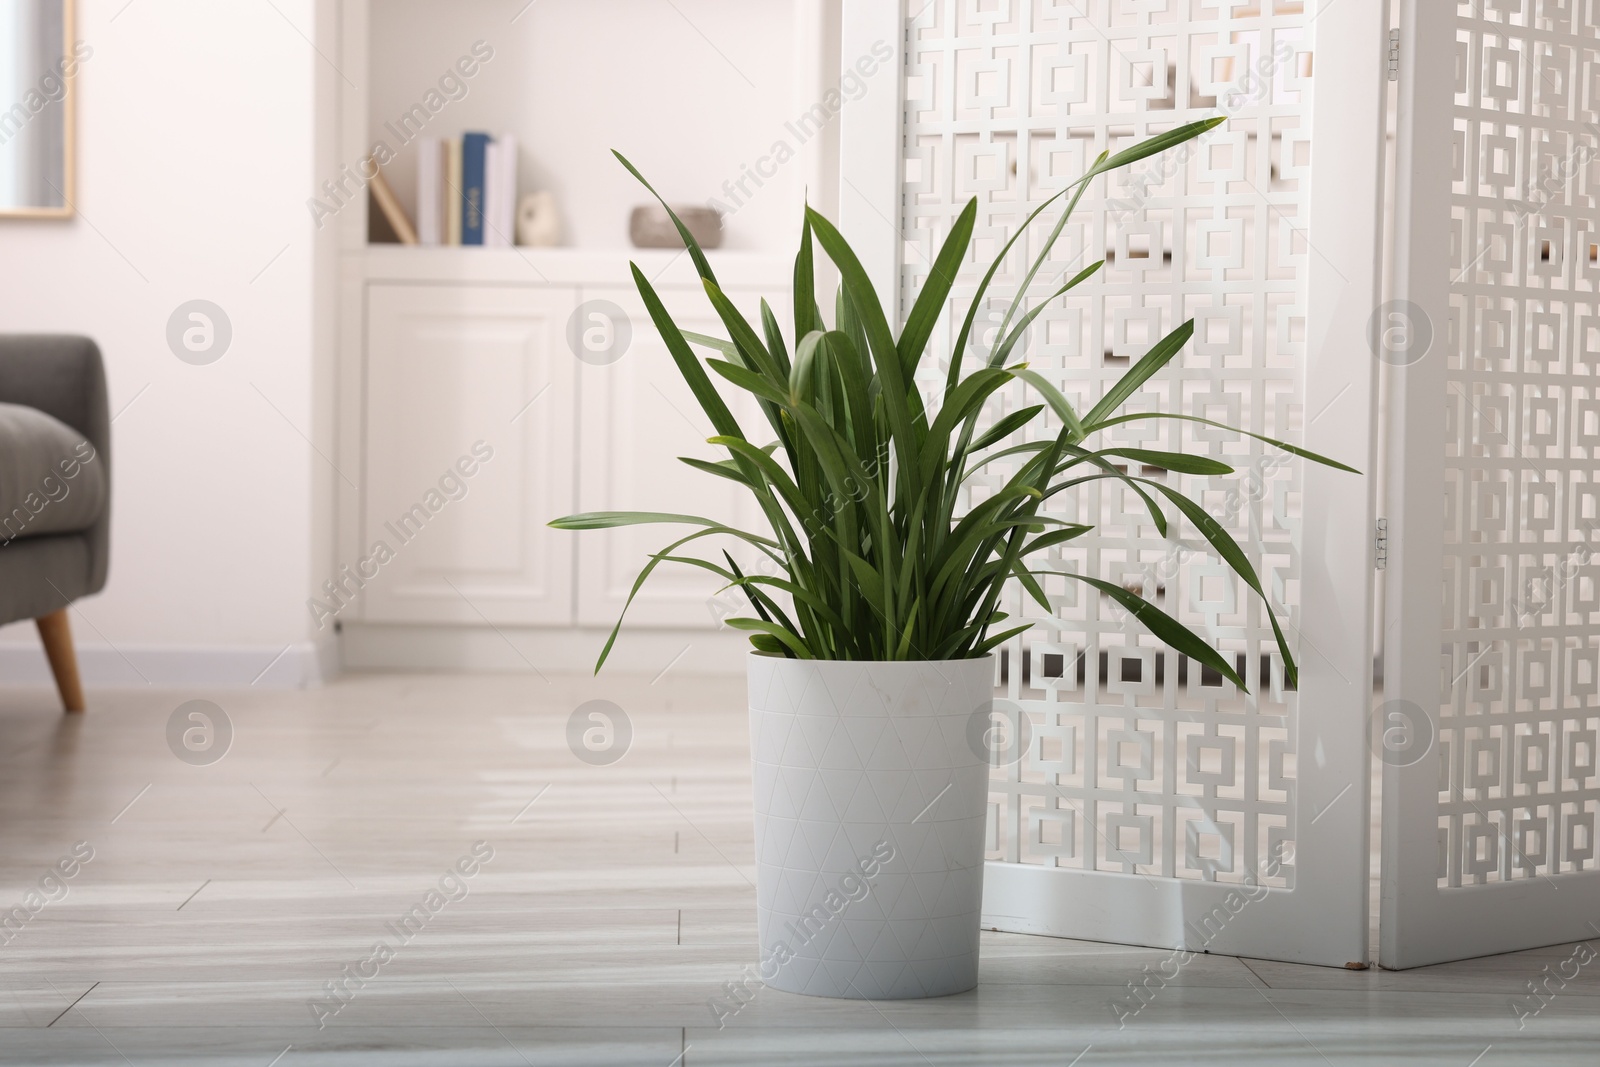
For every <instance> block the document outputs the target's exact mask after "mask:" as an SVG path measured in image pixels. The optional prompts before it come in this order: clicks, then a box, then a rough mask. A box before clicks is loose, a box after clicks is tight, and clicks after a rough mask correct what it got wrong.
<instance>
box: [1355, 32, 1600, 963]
mask: <svg viewBox="0 0 1600 1067" xmlns="http://www.w3.org/2000/svg"><path fill="white" fill-rule="evenodd" d="M1401 43H1402V48H1401V63H1400V82H1401V87H1400V89H1401V105H1400V109H1399V114H1400V128H1399V137H1398V143H1399V160H1398V174H1399V191H1398V196H1397V212H1398V217H1397V225H1396V235H1397V240H1396V254H1397V263H1396V282H1397V287H1398V290H1399V291H1398V294H1397V295H1398V297H1399V298H1400V301H1401V302H1399V303H1397V304H1395V305H1394V307H1393V309H1392V312H1393V315H1394V316H1395V318H1394V319H1393V322H1394V325H1395V329H1396V330H1397V331H1398V332H1397V334H1396V335H1395V340H1396V341H1397V343H1396V344H1395V345H1394V346H1392V347H1391V349H1390V350H1389V351H1388V353H1387V355H1388V358H1389V359H1390V361H1391V362H1392V363H1393V364H1394V367H1393V369H1392V371H1391V374H1392V380H1393V383H1394V391H1393V394H1392V401H1391V412H1392V415H1393V420H1392V428H1391V436H1392V438H1393V440H1394V445H1395V447H1394V456H1395V464H1394V481H1393V487H1394V490H1395V491H1394V493H1393V494H1392V495H1393V499H1392V501H1391V503H1390V510H1391V518H1392V520H1393V522H1392V525H1391V550H1390V559H1391V574H1390V586H1389V588H1390V602H1389V612H1388V620H1387V634H1386V643H1385V647H1386V651H1385V659H1386V664H1387V669H1386V679H1385V681H1386V689H1387V692H1386V696H1387V697H1388V698H1389V702H1387V703H1386V704H1385V705H1384V711H1385V717H1386V719H1388V720H1389V721H1390V722H1392V724H1393V725H1392V727H1391V728H1392V730H1393V731H1395V732H1394V738H1395V740H1396V744H1395V745H1393V746H1390V747H1389V748H1388V749H1386V750H1385V764H1386V766H1385V773H1384V826H1383V835H1384V851H1383V864H1382V880H1383V892H1382V909H1381V923H1380V925H1381V948H1380V959H1381V961H1382V962H1383V963H1384V965H1386V966H1390V967H1411V966H1417V965H1421V964H1426V963H1434V962H1438V961H1441V960H1446V959H1458V958H1462V957H1467V956H1475V955H1482V954H1485V953H1490V952H1501V951H1508V950H1512V949H1519V948H1526V947H1530V946H1534V945H1544V944H1551V943H1555V942H1557V941H1561V940H1566V939H1580V938H1588V937H1590V936H1592V935H1593V933H1594V932H1595V928H1594V927H1593V926H1592V925H1591V924H1592V923H1593V922H1594V921H1595V920H1596V919H1600V864H1597V861H1596V854H1595V830H1596V825H1595V822H1596V819H1595V816H1596V809H1597V806H1600V777H1597V770H1596V759H1597V754H1596V743H1597V734H1600V631H1597V629H1596V624H1597V623H1600V568H1597V566H1596V564H1595V560H1594V558H1593V552H1594V547H1593V546H1595V544H1596V543H1597V541H1600V377H1597V375H1600V5H1597V4H1595V3H1593V2H1588V0H1472V2H1469V3H1459V4H1458V3H1456V2H1454V0H1419V2H1417V3H1414V4H1413V5H1412V6H1411V8H1410V9H1409V10H1407V11H1406V13H1405V19H1404V25H1403V29H1402V35H1401Z"/></svg>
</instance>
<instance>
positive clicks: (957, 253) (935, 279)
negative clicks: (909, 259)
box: [898, 197, 978, 378]
mask: <svg viewBox="0 0 1600 1067" xmlns="http://www.w3.org/2000/svg"><path fill="white" fill-rule="evenodd" d="M977 217H978V198H977V197H973V198H972V199H970V200H968V201H967V206H966V207H964V208H962V209H961V214H959V215H957V216H956V220H955V222H953V223H951V224H950V232H949V234H947V235H946V236H945V239H944V244H942V245H941V246H939V254H938V256H936V257H935V258H934V261H933V266H932V267H931V268H929V270H928V277H927V280H926V281H924V282H923V283H922V292H920V293H918V294H917V300H916V303H914V304H913V305H912V306H911V314H910V315H908V316H907V317H906V325H905V329H903V330H901V331H900V343H899V345H898V349H899V352H900V365H901V366H902V367H903V368H905V373H906V376H907V377H908V378H909V377H910V376H911V375H913V374H915V373H916V370H917V363H918V362H919V361H920V360H921V359H922V353H923V350H924V349H926V348H927V347H928V338H930V337H932V336H933V328H934V325H935V324H936V323H937V322H938V321H939V313H940V312H942V311H943V310H944V302H945V298H946V297H948V296H949V295H950V287H951V286H953V285H954V284H955V281H956V275H957V273H959V272H960V270H961V261H962V260H963V259H965V258H966V256H967V245H968V244H970V243H971V241H972V224H973V221H974V220H975V219H976V218H977Z"/></svg>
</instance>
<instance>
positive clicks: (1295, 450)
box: [1089, 411, 1361, 474]
mask: <svg viewBox="0 0 1600 1067" xmlns="http://www.w3.org/2000/svg"><path fill="white" fill-rule="evenodd" d="M1139 419H1180V420H1182V421H1184V422H1198V423H1203V424H1204V425H1206V426H1215V427H1217V428H1218V429H1219V430H1231V431H1232V432H1234V433H1240V434H1244V435H1245V436H1246V437H1254V438H1255V439H1256V440H1257V441H1264V442H1266V443H1267V444H1269V445H1271V446H1272V447H1273V448H1280V449H1282V450H1283V451H1285V452H1288V453H1289V454H1290V455H1294V456H1299V457H1301V458H1302V459H1309V460H1310V461H1311V462H1313V463H1320V464H1322V465H1323V466H1324V467H1332V468H1334V469H1335V470H1341V471H1349V472H1350V473H1351V474H1360V473H1361V472H1360V471H1358V470H1356V469H1355V468H1354V467H1347V466H1345V465H1344V464H1343V463H1340V462H1339V461H1338V460H1336V459H1329V458H1328V457H1327V456H1319V455H1318V454H1317V453H1315V452H1312V451H1310V450H1309V449H1304V448H1300V447H1299V446H1298V445H1291V444H1289V443H1288V442H1287V441H1278V440H1275V439H1273V438H1271V437H1263V436H1262V435H1261V434H1258V433H1251V432H1250V431H1249V430H1241V429H1239V428H1238V427H1237V426H1229V425H1228V424H1227V423H1225V422H1216V421H1214V420H1212V419H1202V418H1201V417H1200V416H1198V415H1177V414H1173V413H1171V412H1166V411H1135V412H1131V413H1129V414H1127V415H1118V416H1117V417H1116V418H1112V419H1103V420H1101V421H1099V422H1097V423H1096V424H1095V425H1094V426H1092V427H1090V428H1089V432H1090V433H1094V432H1095V431H1097V430H1104V429H1106V428H1108V427H1111V426H1116V425H1118V424H1120V423H1124V422H1135V421H1137V420H1139Z"/></svg>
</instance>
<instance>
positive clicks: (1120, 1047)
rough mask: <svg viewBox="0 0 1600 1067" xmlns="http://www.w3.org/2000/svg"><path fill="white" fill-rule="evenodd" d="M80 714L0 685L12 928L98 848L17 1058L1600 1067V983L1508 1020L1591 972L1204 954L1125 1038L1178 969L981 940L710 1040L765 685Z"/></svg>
mask: <svg viewBox="0 0 1600 1067" xmlns="http://www.w3.org/2000/svg"><path fill="white" fill-rule="evenodd" d="M596 697H600V698H608V699H611V700H613V701H615V702H616V703H617V704H618V705H620V706H621V707H623V708H624V709H625V710H626V711H627V712H628V713H629V715H630V717H631V720H632V724H633V729H634V737H633V742H632V747H631V750H630V751H629V752H628V754H627V756H626V757H625V758H623V759H622V760H621V761H620V762H618V763H616V764H614V765H611V766H603V767H595V766H587V765H585V764H583V763H580V762H579V761H578V760H577V759H575V758H574V757H573V755H572V754H571V752H570V751H569V750H568V747H567V743H566V724H567V718H568V715H569V713H570V712H571V711H572V710H573V709H574V708H575V707H577V706H578V705H579V704H580V703H582V702H584V701H586V700H589V699H593V698H596ZM192 698H206V699H211V700H214V701H215V702H216V703H217V704H219V705H220V706H221V707H222V708H223V709H224V710H225V711H226V713H227V715H228V717H229V719H230V721H231V723H232V726H233V732H234V736H233V740H232V744H231V749H230V750H229V752H228V753H227V755H226V757H225V758H223V759H222V760H221V761H220V762H217V763H215V764H212V765H210V766H194V765H190V764H188V763H185V762H182V761H180V760H179V759H178V758H176V757H175V756H174V754H173V752H172V751H171V750H170V749H169V747H168V743H167V739H166V730H167V723H168V719H169V717H170V716H171V714H172V712H173V710H174V709H175V708H176V707H177V706H178V705H179V704H180V703H182V702H183V701H185V700H189V699H192ZM89 703H90V708H91V710H90V711H89V713H88V714H87V715H85V716H75V717H64V716H62V715H61V714H60V713H59V712H58V711H57V710H56V705H55V703H54V697H53V694H50V693H46V692H43V691H38V692H25V691H15V690H13V691H0V910H3V909H9V908H12V907H13V906H16V905H20V904H22V903H23V902H24V899H25V894H27V892H28V891H29V890H30V888H34V887H36V886H37V885H38V883H39V880H40V878H41V877H43V876H44V875H45V874H46V872H47V870H48V869H49V868H51V867H52V866H53V865H54V864H55V863H56V862H57V860H58V859H60V858H61V857H63V856H66V855H68V854H69V853H70V851H71V850H72V848H73V846H74V844H75V843H76V842H79V841H83V842H87V843H88V845H89V847H92V849H93V859H92V860H90V861H89V862H88V863H86V864H84V865H82V867H81V869H80V870H78V871H77V873H76V875H75V876H74V877H73V878H71V879H70V880H67V881H66V882H65V883H64V884H65V886H66V888H67V892H66V896H65V897H64V898H62V899H59V900H57V901H54V902H52V903H48V904H46V905H45V906H44V907H43V908H42V909H41V910H40V911H39V912H38V914H37V915H36V916H34V917H33V918H32V919H31V921H29V922H27V923H25V924H23V925H21V927H20V929H18V930H16V931H15V932H13V934H12V936H11V940H10V941H9V943H4V944H0V1064H8V1065H9V1064H24V1063H26V1064H32V1063H40V1064H46V1063H48V1064H69V1063H70V1064H101V1063H116V1064H122V1063H135V1064H173V1063H205V1064H213V1063H214V1064H239V1065H250V1067H270V1065H273V1064H276V1065H278V1067H301V1065H305V1064H329V1065H354V1064H368V1063H374V1064H377V1063H381V1064H418V1065H423V1064H428V1065H432V1064H441V1065H480V1064H504V1065H510V1067H515V1065H519V1064H528V1065H532V1064H538V1065H544V1064H561V1065H567V1064H595V1065H606V1067H610V1065H624V1064H626V1065H632V1064H638V1065H642V1067H671V1065H674V1064H678V1065H692V1067H703V1065H707V1064H740V1065H743V1064H763V1065H765V1064H810V1063H818V1064H822V1063H827V1064H872V1065H874V1067H888V1065H898V1064H939V1065H946V1064H980V1063H981V1064H1005V1065H1021V1064H1040V1065H1044V1064H1049V1065H1055V1067H1068V1065H1070V1064H1079V1065H1081V1067H1095V1065H1097V1064H1110V1063H1118V1064H1145V1063H1149V1064H1185V1063H1203V1064H1227V1065H1230V1067H1233V1065H1238V1064H1246V1063H1249V1064H1256V1063H1260V1064H1285V1063H1296V1064H1299V1063H1306V1064H1354V1063H1363V1064H1366V1063H1376V1064H1389V1063H1407V1064H1412V1063H1415V1064H1438V1065H1441V1067H1469V1065H1476V1067H1499V1065H1503V1064H1524V1063H1549V1064H1558V1063H1559V1064H1568V1063H1570V1064H1579V1063H1582V1064H1594V1063H1596V1062H1597V1058H1600V977H1597V976H1600V961H1597V962H1595V963H1592V964H1590V965H1589V966H1588V967H1586V968H1584V969H1583V970H1582V971H1581V972H1580V974H1579V977H1578V978H1577V979H1576V980H1575V981H1572V982H1570V983H1569V984H1568V986H1567V989H1566V991H1565V992H1563V993H1562V994H1561V995H1560V996H1558V997H1557V998H1556V999H1555V1000H1554V1001H1553V1002H1551V1003H1550V1004H1549V1005H1548V1006H1547V1007H1546V1008H1544V1010H1543V1011H1542V1012H1541V1013H1540V1014H1539V1015H1538V1016H1537V1017H1534V1018H1530V1019H1527V1020H1526V1021H1525V1025H1524V1026H1523V1027H1522V1028H1521V1029H1520V1030H1519V1028H1518V1020H1517V1018H1516V1016H1515V1014H1514V1012H1513V1010H1512V1007H1511V1002H1512V999H1513V998H1514V997H1517V996H1520V995H1525V992H1526V990H1525V988H1524V985H1525V983H1526V982H1527V981H1528V980H1530V979H1532V978H1535V977H1536V976H1539V975H1541V974H1542V973H1543V968H1544V967H1545V966H1546V965H1550V966H1552V967H1553V966H1554V965H1555V964H1557V963H1558V962H1560V961H1561V960H1564V959H1566V958H1567V956H1568V955H1569V953H1570V947H1566V948H1556V949H1545V950H1541V951H1536V952H1527V953H1520V954H1517V955H1513V956H1505V957H1499V958H1495V959H1486V960H1475V961H1469V962H1465V963H1458V964H1451V965H1447V966H1442V967H1433V968H1427V969H1423V970H1416V971H1409V972H1405V973H1385V972H1382V971H1378V970H1372V971H1368V972H1364V973H1356V972H1345V971H1337V970H1327V969H1321V968H1309V967H1296V966H1291V965H1285V964H1276V963H1263V962H1259V961H1253V960H1238V959H1232V958H1227V957H1215V956H1213V957H1201V958H1198V959H1196V960H1194V961H1193V962H1192V963H1191V964H1189V965H1188V966H1187V967H1185V968H1183V969H1182V970H1181V972H1180V973H1179V975H1178V977H1177V979H1176V980H1175V981H1173V982H1172V983H1171V984H1169V985H1168V986H1167V987H1166V988H1164V989H1162V990H1161V991H1160V992H1159V993H1158V994H1157V995H1156V997H1155V999H1154V1001H1153V1002H1152V1003H1151V1004H1150V1005H1149V1006H1147V1007H1146V1008H1144V1010H1143V1011H1141V1012H1140V1013H1139V1014H1138V1015H1137V1016H1136V1017H1134V1018H1132V1019H1130V1020H1128V1021H1127V1025H1126V1027H1124V1028H1122V1029H1118V1027H1117V1022H1116V1019H1115V1017H1114V1015H1113V1013H1112V1010H1111V1004H1112V1002H1113V1001H1114V1000H1116V999H1117V998H1118V997H1120V996H1123V995H1125V994H1126V991H1127V990H1126V983H1128V982H1129V981H1132V980H1135V979H1138V978H1140V977H1141V976H1142V971H1141V969H1142V968H1143V967H1145V966H1146V965H1151V966H1154V965H1156V964H1157V963H1158V962H1159V961H1160V960H1163V959H1164V958H1166V956H1167V953H1165V952H1155V951H1150V950H1145V949H1136V948H1127V947H1121V946H1114V945H1103V944H1094V943H1088V942H1073V941H1061V940H1053V939H1045V938H1030V937H1023V936H1018V935H1007V934H985V935H984V942H983V946H984V960H983V970H982V975H983V984H982V985H981V986H980V988H979V989H977V990H976V991H975V992H972V993H969V994H964V995H961V996H957V997H949V998H944V999H941V1000H936V1001H924V1002H899V1003H879V1004H868V1003H859V1002H835V1001H825V1000H816V999H811V998H805V997H798V996H791V995H788V994H784V993H778V992H773V991H771V990H761V991H760V992H758V993H756V995H755V996H754V999H753V1000H751V1002H750V1003H749V1004H748V1005H747V1006H746V1007H744V1008H743V1009H742V1010H741V1011H740V1012H739V1013H738V1014H737V1015H736V1016H734V1017H733V1018H731V1019H729V1020H728V1021H727V1025H726V1026H725V1027H724V1028H723V1029H720V1030H719V1029H718V1028H717V1027H716V1025H715V1021H714V1017H713V1015H712V1013H711V1011H710V1009H709V1008H708V1006H707V1001H708V999H709V998H711V997H714V996H720V995H722V992H723V989H722V987H723V983H725V982H728V981H730V980H735V979H737V978H738V977H739V975H740V971H741V968H743V967H744V966H746V965H749V964H753V963H754V962H755V960H756V947H755V927H754V891H753V889H752V887H751V885H750V879H751V878H752V877H753V873H752V869H751V824H750V816H749V808H750V780H749V771H748V767H747V759H748V756H747V752H746V748H745V743H746V727H745V720H744V713H743V692H742V683H740V682H737V681H734V680H730V679H715V680H711V679H703V678H691V677H675V676H673V675H672V674H668V675H667V676H666V677H665V678H662V679H661V680H660V681H658V682H657V683H655V684H653V685H652V684H649V683H648V681H647V680H627V679H611V680H607V679H604V678H602V679H599V680H595V679H591V678H589V677H587V676H583V675H576V674H575V675H572V676H567V677H552V678H551V680H550V681H549V682H545V681H541V680H540V679H538V678H536V677H511V676H471V677H462V676H425V677H395V676H385V677H357V678H353V679H347V680H345V681H342V682H340V683H338V684H336V685H334V686H332V687H330V688H327V689H324V690H320V691H313V692H307V693H259V692H246V693H211V694H206V693H161V692H151V691H140V692H123V693H94V694H91V697H90V702H89ZM478 840H482V841H487V842H489V844H490V845H491V846H492V847H493V849H494V856H493V859H492V860H491V861H489V862H488V863H487V864H485V865H484V866H483V868H482V870H481V871H480V872H479V873H478V874H477V875H476V876H475V877H473V878H472V879H470V880H467V881H466V882H465V884H466V886H467V888H468V890H469V892H468V895H467V896H465V897H464V898H462V899H458V900H455V901H452V902H450V903H448V904H446V905H445V906H444V907H443V908H442V909H441V910H439V911H438V912H437V914H436V915H434V916H433V917H432V918H431V919H430V920H429V922H428V924H427V925H426V926H425V927H424V928H423V929H422V930H421V931H420V932H419V933H417V934H416V935H415V937H414V938H413V939H412V940H411V941H409V942H408V943H405V944H404V945H403V947H401V948H400V949H399V951H398V952H397V954H396V955H395V956H394V958H393V959H392V960H390V961H388V962H387V963H386V964H385V965H383V966H382V967H381V969H379V971H378V973H377V976H376V977H375V978H373V979H371V980H370V981H369V982H367V983H366V984H365V985H364V986H362V987H361V988H359V989H358V990H356V991H355V992H353V994H352V995H351V996H350V999H349V1001H348V1003H347V1004H345V1006H344V1007H343V1009H342V1010H341V1011H340V1012H339V1013H338V1014H337V1015H333V1016H331V1017H329V1018H327V1020H326V1025H325V1026H324V1027H323V1028H321V1029H319V1028H318V1026H317V1025H316V1016H315V1015H314V1013H313V1011H312V1008H311V1007H310V1006H309V1005H311V1004H312V1003H316V1002H319V1000H320V998H322V997H324V995H325V990H326V987H327V986H326V984H327V983H330V982H332V981H334V980H336V979H338V978H339V977H340V972H341V969H342V968H344V967H345V966H346V965H347V964H354V963H357V962H358V961H362V960H364V959H366V958H367V957H368V956H369V955H370V954H371V953H372V949H373V945H374V943H375V942H377V941H379V940H380V938H384V937H385V936H386V934H387V931H388V927H387V925H386V924H389V923H392V922H397V921H398V920H399V919H400V917H401V916H402V915H403V914H404V913H405V912H406V911H407V910H408V909H409V908H411V907H412V905H414V904H417V903H419V902H422V901H423V900H424V897H425V895H426V893H427V892H428V890H429V889H430V888H432V887H434V886H435V885H436V884H437V883H438V881H439V879H440V877H441V875H442V874H443V873H444V871H445V869H446V868H447V867H449V866H451V865H452V864H454V863H455V862H456V861H457V860H458V859H460V858H461V857H463V856H464V855H466V854H467V853H468V852H469V850H470V849H471V847H472V843H473V842H474V841H478ZM57 893H59V890H57ZM1597 910H1600V908H1597ZM3 940H4V934H3V933H0V941H3ZM389 940H390V941H391V942H392V941H394V940H395V938H394V937H393V936H392V935H391V936H389ZM330 1003H331V1002H330ZM274 1057H278V1058H277V1059H275V1058H274Z"/></svg>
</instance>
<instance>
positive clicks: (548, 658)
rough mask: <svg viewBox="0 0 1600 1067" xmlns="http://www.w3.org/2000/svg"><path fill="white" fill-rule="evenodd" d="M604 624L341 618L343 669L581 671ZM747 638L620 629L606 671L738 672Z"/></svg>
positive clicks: (590, 662) (587, 668)
mask: <svg viewBox="0 0 1600 1067" xmlns="http://www.w3.org/2000/svg"><path fill="white" fill-rule="evenodd" d="M608 632H609V631H607V630H601V629H552V628H541V627H532V626H501V627H498V628H495V627H488V626H416V625H405V626H400V625H386V624H380V623H369V622H346V623H344V624H343V626H342V633H341V635H340V638H341V642H340V643H341V647H342V649H343V653H344V666H345V669H346V670H377V671H405V670H411V671H415V670H423V671H508V672H533V671H538V672H539V673H541V674H558V673H559V674H573V673H583V674H587V673H589V672H591V671H593V670H594V661H595V658H596V657H597V656H599V655H600V650H601V649H602V648H604V647H605V643H606V635H607V633H608ZM749 651H750V640H749V638H748V637H747V636H746V635H745V634H742V633H739V632H738V631H735V630H699V629H696V630H687V629H685V630H671V629H658V630H650V629H633V630H630V629H626V628H624V629H623V631H622V634H621V636H620V637H618V638H617V644H616V647H615V648H613V649H612V651H611V656H610V658H609V659H607V660H606V666H605V670H606V673H608V674H609V673H613V672H614V673H617V674H634V675H648V676H650V677H655V676H656V675H658V674H660V673H661V672H663V671H667V670H670V671H672V672H673V673H683V674H721V675H730V676H743V674H744V660H745V654H746V653H747V652H749Z"/></svg>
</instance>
